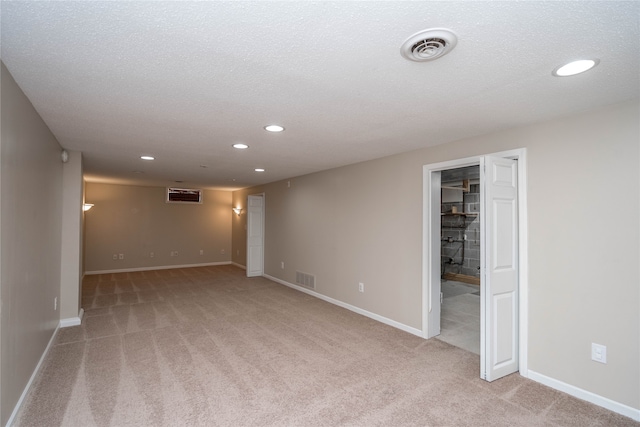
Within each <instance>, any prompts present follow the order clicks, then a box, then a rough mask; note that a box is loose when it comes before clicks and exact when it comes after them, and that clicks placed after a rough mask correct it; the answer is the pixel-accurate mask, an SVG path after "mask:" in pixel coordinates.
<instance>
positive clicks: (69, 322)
mask: <svg viewBox="0 0 640 427" xmlns="http://www.w3.org/2000/svg"><path fill="white" fill-rule="evenodd" d="M83 317H84V308H81V309H80V312H79V313H78V316H76V317H69V318H67V319H60V325H58V327H59V328H68V327H70V326H79V325H81V324H82V318H83Z"/></svg>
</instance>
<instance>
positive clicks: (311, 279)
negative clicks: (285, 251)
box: [296, 271, 316, 289]
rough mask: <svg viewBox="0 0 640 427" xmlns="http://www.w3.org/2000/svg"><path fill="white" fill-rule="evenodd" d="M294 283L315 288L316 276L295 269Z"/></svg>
mask: <svg viewBox="0 0 640 427" xmlns="http://www.w3.org/2000/svg"><path fill="white" fill-rule="evenodd" d="M296 283H297V284H298V285H302V286H304V287H305V288H310V289H315V288H316V276H314V275H312V274H307V273H303V272H301V271H296Z"/></svg>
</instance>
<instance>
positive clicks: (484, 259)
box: [423, 149, 528, 381]
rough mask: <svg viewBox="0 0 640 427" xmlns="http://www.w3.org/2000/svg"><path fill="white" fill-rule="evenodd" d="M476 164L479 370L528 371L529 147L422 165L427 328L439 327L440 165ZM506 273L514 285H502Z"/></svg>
mask: <svg viewBox="0 0 640 427" xmlns="http://www.w3.org/2000/svg"><path fill="white" fill-rule="evenodd" d="M478 164H479V165H480V192H481V193H482V196H481V198H480V200H481V206H480V212H479V214H480V228H481V248H482V254H481V264H482V271H481V304H482V305H481V311H482V313H481V319H480V321H481V326H480V330H481V339H480V359H481V363H480V365H481V366H480V376H481V378H483V379H485V380H487V381H492V380H494V379H497V378H499V377H501V376H504V375H507V374H508V373H510V372H515V371H518V370H519V371H520V373H521V375H523V376H527V375H526V372H527V345H528V339H527V338H528V337H527V329H528V328H527V298H528V295H527V251H526V248H527V233H526V231H527V227H526V224H527V221H526V213H527V208H526V150H525V149H518V150H512V151H508V152H502V153H496V154H493V155H490V156H489V155H487V156H478V157H470V158H464V159H458V160H453V161H448V162H442V163H437V164H431V165H425V166H424V169H423V171H424V174H423V178H424V181H423V183H424V195H423V206H424V209H423V213H424V215H423V256H424V258H423V334H424V336H425V338H431V337H435V336H437V335H439V334H440V332H441V330H440V327H441V308H442V306H441V282H440V280H441V273H442V271H441V262H442V258H441V243H442V242H441V240H440V236H441V235H440V228H441V193H440V191H441V186H442V176H441V175H442V171H446V170H450V169H457V168H463V167H469V166H475V165H478ZM485 164H486V167H485ZM494 178H495V179H494ZM507 187H511V188H512V189H513V195H511V196H510V195H506V193H505V194H503V193H501V191H502V190H503V189H505V188H507ZM509 197H512V199H511V200H508V199H509ZM500 227H503V228H500ZM504 227H506V228H504ZM505 248H506V250H505ZM503 273H505V274H503ZM506 276H509V278H510V279H509V280H510V281H511V283H512V284H513V286H515V288H513V289H507V288H504V287H503V285H504V284H505V283H506V281H505V280H504V277H506Z"/></svg>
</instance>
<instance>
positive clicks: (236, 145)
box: [233, 143, 249, 150]
mask: <svg viewBox="0 0 640 427" xmlns="http://www.w3.org/2000/svg"><path fill="white" fill-rule="evenodd" d="M233 148H237V149H238V150H244V149H246V148H249V146H248V145H247V144H242V143H240V144H233Z"/></svg>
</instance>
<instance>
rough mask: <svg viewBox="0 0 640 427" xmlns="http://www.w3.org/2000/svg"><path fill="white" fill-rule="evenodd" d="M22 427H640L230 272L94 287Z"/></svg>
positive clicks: (94, 281) (171, 274) (58, 346)
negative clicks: (484, 374) (494, 376)
mask: <svg viewBox="0 0 640 427" xmlns="http://www.w3.org/2000/svg"><path fill="white" fill-rule="evenodd" d="M83 307H84V308H85V310H86V311H85V313H86V314H85V318H84V321H83V324H82V326H77V327H72V328H66V329H61V330H60V331H59V333H58V336H57V338H56V340H55V345H54V346H53V347H52V349H51V351H50V354H49V355H48V357H47V359H46V361H45V363H44V365H43V369H42V370H41V372H40V375H39V376H38V378H37V379H36V381H35V383H34V386H33V387H32V389H31V392H30V393H29V395H28V396H27V399H26V401H25V404H24V405H23V407H22V410H21V412H20V413H19V414H18V418H17V420H16V422H15V425H17V426H336V425H347V426H404V425H407V426H556V425H561V426H581V427H582V426H625V425H630V426H631V425H634V426H637V425H638V423H635V422H633V421H632V420H630V419H628V418H625V417H622V416H620V415H617V414H615V413H612V412H609V411H606V410H604V409H601V408H599V407H597V406H594V405H591V404H588V403H586V402H583V401H580V400H578V399H575V398H573V397H570V396H568V395H565V394H562V393H560V392H557V391H554V390H551V389H549V388H547V387H544V386H542V385H539V384H537V383H534V382H532V381H529V380H526V379H524V378H522V377H521V376H519V375H517V374H514V375H511V376H509V377H506V378H504V379H501V380H499V381H496V382H494V383H487V382H484V381H482V380H480V378H479V376H478V370H479V358H478V356H477V355H475V354H472V353H469V352H467V351H465V350H462V349H459V348H456V347H453V346H451V345H449V344H446V343H444V342H442V341H439V340H436V339H432V340H428V341H427V340H423V339H421V338H418V337H415V336H413V335H410V334H408V333H405V332H402V331H399V330H397V329H394V328H391V327H389V326H386V325H383V324H381V323H378V322H375V321H373V320H370V319H368V318H366V317H363V316H360V315H357V314H354V313H352V312H350V311H347V310H344V309H341V308H338V307H336V306H333V305H331V304H328V303H326V302H323V301H321V300H319V299H316V298H313V297H311V296H308V295H306V294H304V293H301V292H297V291H295V290H292V289H289V288H287V287H285V286H282V285H279V284H276V283H273V282H271V281H269V280H266V279H264V278H252V279H247V278H246V277H244V271H243V270H241V269H239V268H236V267H233V266H222V267H207V268H192V269H176V270H163V271H150V272H141V273H121V274H109V275H100V276H87V277H86V279H85V283H84V286H83Z"/></svg>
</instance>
